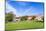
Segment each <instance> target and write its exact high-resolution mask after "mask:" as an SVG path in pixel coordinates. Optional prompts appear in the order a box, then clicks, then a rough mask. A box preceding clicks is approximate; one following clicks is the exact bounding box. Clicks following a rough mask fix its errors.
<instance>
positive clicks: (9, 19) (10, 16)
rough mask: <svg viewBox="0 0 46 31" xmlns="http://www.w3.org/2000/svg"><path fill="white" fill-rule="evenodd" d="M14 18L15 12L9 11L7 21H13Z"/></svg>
mask: <svg viewBox="0 0 46 31" xmlns="http://www.w3.org/2000/svg"><path fill="white" fill-rule="evenodd" d="M12 20H13V13H12V12H9V13H6V14H5V21H6V22H7V21H12Z"/></svg>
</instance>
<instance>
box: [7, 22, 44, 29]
mask: <svg viewBox="0 0 46 31" xmlns="http://www.w3.org/2000/svg"><path fill="white" fill-rule="evenodd" d="M42 28H44V24H43V22H35V21H21V22H8V23H6V30H18V29H42Z"/></svg>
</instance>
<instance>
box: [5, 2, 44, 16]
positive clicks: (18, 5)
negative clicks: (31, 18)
mask: <svg viewBox="0 0 46 31" xmlns="http://www.w3.org/2000/svg"><path fill="white" fill-rule="evenodd" d="M7 3H8V4H9V5H10V6H11V8H9V7H10V6H9V7H8V8H9V9H12V8H14V9H13V10H12V11H13V12H14V13H15V14H16V16H25V15H36V14H37V15H38V14H43V11H44V3H40V2H23V1H7ZM6 11H8V10H6ZM9 11H10V10H9Z"/></svg>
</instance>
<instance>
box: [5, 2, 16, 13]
mask: <svg viewBox="0 0 46 31" xmlns="http://www.w3.org/2000/svg"><path fill="white" fill-rule="evenodd" d="M11 11H12V12H13V13H14V14H16V9H15V8H13V7H12V6H11V5H10V4H8V3H7V2H6V12H7V13H8V12H11Z"/></svg>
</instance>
